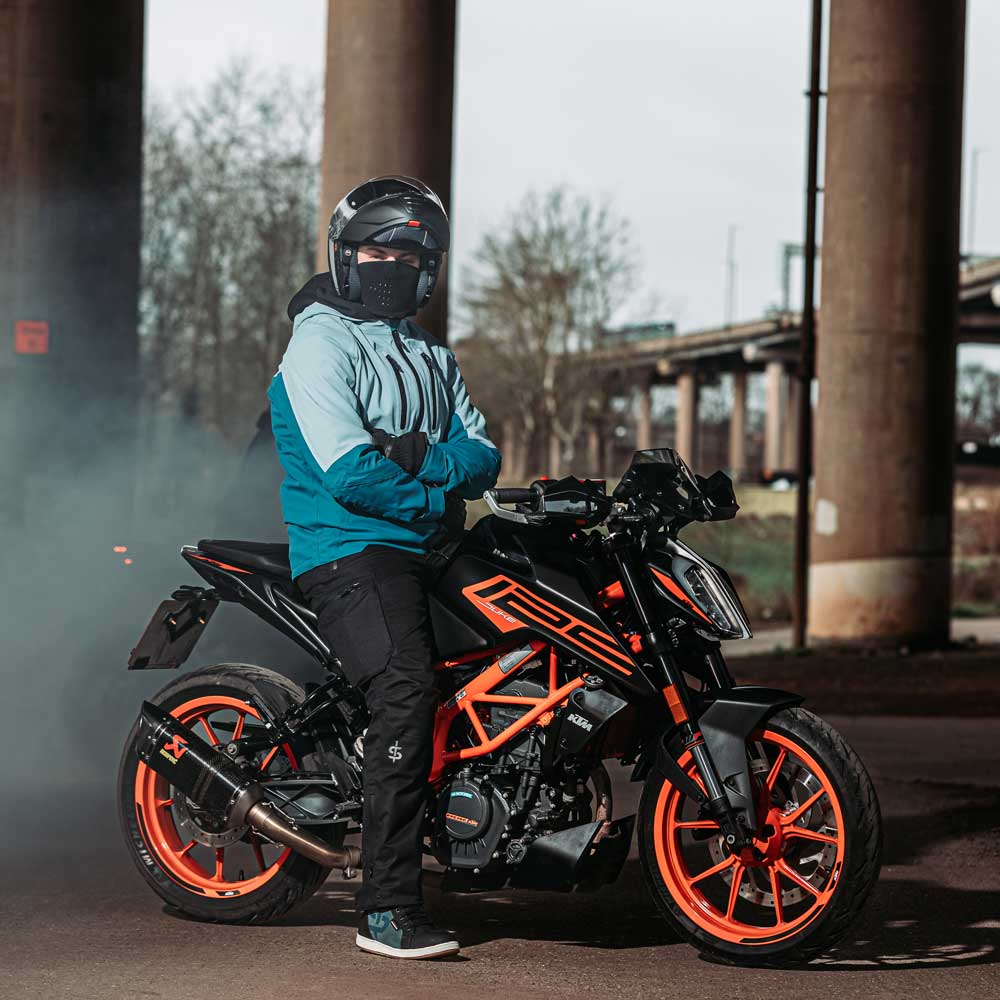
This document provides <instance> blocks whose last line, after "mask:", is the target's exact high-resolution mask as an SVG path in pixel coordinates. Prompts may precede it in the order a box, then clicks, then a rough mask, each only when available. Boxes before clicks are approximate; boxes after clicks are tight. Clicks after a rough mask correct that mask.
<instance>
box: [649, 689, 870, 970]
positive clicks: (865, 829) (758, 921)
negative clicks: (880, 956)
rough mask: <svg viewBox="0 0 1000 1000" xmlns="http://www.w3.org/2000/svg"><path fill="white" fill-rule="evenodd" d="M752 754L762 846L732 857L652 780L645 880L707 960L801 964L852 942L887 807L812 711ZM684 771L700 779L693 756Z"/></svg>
mask: <svg viewBox="0 0 1000 1000" xmlns="http://www.w3.org/2000/svg"><path fill="white" fill-rule="evenodd" d="M748 751H749V753H750V758H751V763H752V770H753V772H754V774H755V775H756V777H757V782H758V785H759V788H760V796H761V798H760V806H759V807H758V813H759V814H760V815H761V817H762V818H761V828H760V829H759V830H758V831H757V838H756V839H755V842H754V847H753V848H751V849H747V850H745V851H744V852H742V853H741V854H740V855H731V854H730V853H729V852H728V850H726V849H725V847H724V845H723V842H722V837H721V834H719V830H718V826H717V824H716V823H715V822H714V821H712V820H710V819H706V818H705V817H703V816H700V815H698V810H697V806H696V804H695V803H693V802H692V801H691V800H689V799H687V798H686V797H684V796H682V795H681V793H680V792H679V791H678V790H677V789H676V788H674V787H673V786H672V785H671V784H669V783H668V782H666V781H665V780H664V779H663V777H662V776H661V775H659V774H658V773H656V772H651V773H650V775H649V777H648V778H647V779H646V783H645V786H644V787H643V794H642V800H641V802H640V806H639V855H640V861H641V864H642V870H643V874H644V877H645V881H646V884H647V885H648V886H649V888H650V890H651V892H652V894H653V897H654V899H655V900H656V903H657V906H658V908H659V909H660V912H661V913H662V914H663V916H664V917H665V918H666V920H667V922H668V923H670V924H671V926H672V927H673V928H674V929H675V930H676V931H677V933H678V934H679V935H680V936H681V937H682V938H684V939H686V940H687V941H689V942H690V943H691V944H692V945H694V946H695V947H696V948H698V949H699V950H700V951H701V952H703V953H705V954H706V955H709V956H711V957H713V958H715V959H716V960H718V961H722V962H726V963H730V964H739V965H792V964H800V963H803V962H807V961H809V960H810V959H811V958H813V957H815V956H816V955H818V954H819V953H821V952H822V951H824V950H826V949H828V948H829V947H831V946H832V945H833V944H834V943H836V942H837V941H838V940H839V939H840V938H841V937H842V936H843V935H844V934H845V933H846V932H847V931H848V929H849V928H850V927H851V926H852V924H853V923H854V922H855V920H856V919H857V917H858V914H859V912H860V910H861V908H862V906H863V905H864V903H865V901H866V900H867V898H868V896H869V894H870V893H871V890H872V888H873V886H874V885H875V882H876V880H877V879H878V873H879V866H880V858H881V849H882V819H881V814H880V811H879V805H878V799H877V798H876V795H875V789H874V786H873V785H872V782H871V778H870V777H869V776H868V772H867V771H866V770H865V767H864V764H862V763H861V760H860V759H859V758H858V756H857V754H855V753H854V751H853V750H852V749H851V747H850V746H849V745H848V744H847V742H846V740H844V738H843V737H842V736H841V735H840V734H839V733H838V732H837V731H836V730H835V729H833V727H832V726H830V725H829V724H827V723H826V722H824V721H823V720H822V719H820V718H819V717H818V716H816V715H813V714H812V713H811V712H808V711H806V710H804V709H799V708H796V709H789V710H786V711H783V712H780V713H778V714H777V715H775V716H774V717H773V718H771V719H770V720H769V721H768V722H767V723H766V724H765V725H764V727H763V728H762V729H761V730H759V731H757V732H755V733H753V734H752V735H751V738H750V740H749V741H748ZM680 764H681V766H682V767H683V768H684V769H685V771H686V772H687V773H688V774H689V775H691V776H692V777H695V767H694V763H693V761H692V760H691V759H690V754H685V755H684V756H683V757H681V759H680ZM696 780H700V779H696Z"/></svg>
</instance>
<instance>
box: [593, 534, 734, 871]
mask: <svg viewBox="0 0 1000 1000" xmlns="http://www.w3.org/2000/svg"><path fill="white" fill-rule="evenodd" d="M607 545H608V548H609V549H610V550H611V554H612V556H613V557H614V560H615V562H616V564H617V566H618V572H619V579H620V580H621V584H622V588H623V590H624V591H625V596H626V597H627V598H628V599H629V600H630V601H631V603H632V606H633V607H634V608H635V610H636V613H637V614H638V616H639V624H640V629H641V635H642V648H643V652H644V653H647V654H648V655H649V657H650V658H651V659H652V660H653V661H654V662H655V663H656V664H657V666H659V668H660V670H661V675H662V676H663V678H664V679H665V680H666V682H667V683H666V686H665V687H664V688H663V696H664V698H665V699H666V701H667V707H668V708H669V710H670V715H671V717H672V718H673V720H674V723H675V724H676V726H677V729H678V731H679V733H680V737H681V742H682V744H683V746H684V749H685V750H688V751H690V753H691V757H692V759H693V760H694V763H695V767H696V768H697V772H698V776H699V777H700V778H701V781H702V785H703V786H704V791H705V794H704V801H705V806H706V807H707V809H708V811H709V813H710V814H711V816H712V818H713V819H714V820H715V821H716V822H717V823H718V824H719V829H720V831H721V832H722V836H723V838H724V839H725V841H726V844H727V846H728V847H729V849H730V850H731V851H733V852H737V851H740V850H741V849H743V848H744V847H749V846H750V845H751V843H752V841H753V835H754V831H753V830H747V829H746V828H745V825H744V824H743V823H741V822H740V819H739V813H738V811H737V810H736V809H734V808H733V806H732V804H731V803H730V801H729V796H728V795H727V794H726V791H725V789H724V788H723V786H722V781H721V780H720V778H719V773H718V770H717V769H716V767H715V764H714V762H713V761H712V757H711V755H710V754H709V752H708V747H707V746H706V745H705V739H704V737H703V736H702V733H701V731H700V729H699V728H698V724H697V722H696V721H695V722H692V706H691V697H690V693H689V691H688V687H687V684H685V682H684V677H683V675H682V672H681V669H680V667H679V666H678V664H677V661H676V660H675V659H674V656H673V654H672V650H673V643H672V642H671V640H670V637H669V633H668V631H667V630H666V629H665V628H664V626H663V624H662V622H661V621H660V619H659V615H658V612H657V605H656V602H655V600H654V598H653V595H652V594H651V592H650V587H649V580H648V576H647V574H645V573H644V572H643V569H642V567H641V566H639V565H638V562H637V560H636V558H635V543H634V542H633V541H632V539H631V538H628V537H627V536H625V537H622V536H615V535H611V536H609V537H608V539H607ZM709 666H710V668H711V669H712V671H713V675H715V676H716V677H717V679H718V680H724V681H727V682H729V683H731V681H729V678H728V673H727V675H726V676H725V677H722V676H719V671H720V670H721V669H722V668H721V666H720V664H718V663H712V664H710V665H709ZM665 749H666V748H664V750H665ZM675 766H676V765H675ZM677 772H679V773H680V775H681V776H683V772H682V771H681V770H680V768H679V766H678V767H677ZM677 772H675V775H676V774H677ZM695 790H697V791H698V792H699V793H700V791H701V790H700V789H695Z"/></svg>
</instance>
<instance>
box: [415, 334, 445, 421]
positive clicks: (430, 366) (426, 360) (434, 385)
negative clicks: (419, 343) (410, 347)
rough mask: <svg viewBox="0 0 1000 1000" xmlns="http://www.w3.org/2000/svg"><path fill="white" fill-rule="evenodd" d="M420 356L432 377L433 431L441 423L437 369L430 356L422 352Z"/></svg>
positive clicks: (430, 392) (430, 393)
mask: <svg viewBox="0 0 1000 1000" xmlns="http://www.w3.org/2000/svg"><path fill="white" fill-rule="evenodd" d="M420 356H421V357H422V358H423V359H424V363H425V364H426V365H427V371H428V373H429V375H430V377H431V386H430V391H429V395H430V399H431V402H430V406H431V414H432V416H431V418H430V423H431V430H435V429H436V428H437V426H438V422H439V421H440V416H439V414H438V405H437V397H438V377H437V369H436V368H435V367H434V362H433V361H431V359H430V356H429V355H427V354H424V353H423V352H422V351H421V353H420ZM442 402H443V401H442Z"/></svg>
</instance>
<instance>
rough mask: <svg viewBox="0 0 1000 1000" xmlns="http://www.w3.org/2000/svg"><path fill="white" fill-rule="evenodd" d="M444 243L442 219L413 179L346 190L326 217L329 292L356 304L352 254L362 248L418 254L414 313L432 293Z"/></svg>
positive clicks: (446, 232) (380, 180) (382, 180)
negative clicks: (372, 245)
mask: <svg viewBox="0 0 1000 1000" xmlns="http://www.w3.org/2000/svg"><path fill="white" fill-rule="evenodd" d="M450 242H451V227H450V226H449V225H448V214H447V212H445V210H444V206H443V205H442V204H441V199H440V198H439V197H438V196H437V195H436V194H435V193H434V192H433V191H432V190H431V189H430V188H429V187H428V186H427V185H426V184H423V183H422V182H421V181H418V180H416V179H414V178H413V177H397V176H387V177H372V178H371V179H370V180H367V181H365V182H364V184H359V185H358V186H357V187H356V188H354V189H353V190H352V191H349V192H348V193H347V194H346V195H345V196H344V197H343V198H342V199H341V200H340V204H338V205H337V207H336V208H335V209H334V210H333V215H332V216H331V217H330V228H329V230H328V231H327V254H328V257H329V261H330V276H331V277H332V278H333V285H334V288H336V290H337V294H338V295H340V296H342V297H343V298H345V299H347V300H349V301H351V302H360V301H361V281H360V279H359V277H358V268H357V250H358V246H360V245H361V244H362V243H379V244H383V245H385V246H391V247H399V248H400V249H404V250H419V251H420V280H419V282H418V283H417V292H416V302H415V303H414V311H416V310H417V309H419V308H420V307H421V306H424V305H426V304H427V302H428V300H429V299H430V297H431V293H432V292H433V291H434V285H435V283H436V282H437V277H438V274H439V273H440V272H441V258H442V257H443V255H444V254H445V252H446V251H447V250H448V246H449V243H450Z"/></svg>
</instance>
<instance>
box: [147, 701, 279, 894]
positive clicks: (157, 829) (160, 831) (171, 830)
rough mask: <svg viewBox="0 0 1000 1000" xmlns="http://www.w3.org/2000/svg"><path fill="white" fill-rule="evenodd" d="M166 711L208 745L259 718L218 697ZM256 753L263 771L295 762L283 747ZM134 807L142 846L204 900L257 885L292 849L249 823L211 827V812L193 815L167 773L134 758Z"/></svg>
mask: <svg viewBox="0 0 1000 1000" xmlns="http://www.w3.org/2000/svg"><path fill="white" fill-rule="evenodd" d="M171 715H173V716H174V717H175V718H177V719H179V720H180V721H181V722H183V723H184V724H185V725H186V726H190V727H191V728H193V729H194V730H195V731H197V732H198V733H199V735H201V736H202V738H203V739H206V740H207V741H208V742H209V743H211V744H212V745H213V746H220V745H223V744H224V743H226V742H228V741H230V740H239V739H240V738H241V737H242V736H243V735H244V734H245V733H246V732H247V723H248V720H252V721H251V722H250V725H251V726H252V725H253V723H254V722H257V721H260V715H259V713H258V712H257V710H256V709H255V708H254V707H253V706H252V705H249V704H247V702H246V701H242V700H240V699H239V698H233V697H228V696H226V695H221V694H219V695H209V696H206V697H199V698H192V699H190V700H189V701H185V702H182V703H181V704H180V705H177V706H176V707H175V708H173V709H171ZM260 756H261V759H260V760H259V761H258V762H257V763H258V768H259V770H260V771H261V774H262V775H266V774H267V773H268V771H269V770H270V769H273V768H275V767H276V766H277V764H278V760H279V758H280V757H283V758H284V759H285V761H286V762H287V764H288V765H290V766H292V767H295V758H294V756H293V755H292V750H291V748H290V747H288V746H287V745H285V746H282V747H275V748H272V749H271V750H270V751H268V752H266V753H265V754H262V755H260ZM135 807H136V815H137V819H138V821H139V829H140V831H141V832H142V836H143V839H144V840H145V842H146V846H147V847H148V848H149V850H150V851H151V852H152V853H153V854H154V855H155V856H156V859H157V860H158V861H159V863H160V867H161V868H162V869H163V871H164V872H165V873H166V874H167V875H168V876H169V877H170V878H172V879H173V880H174V881H175V882H176V883H177V884H178V885H180V886H181V887H182V888H185V889H188V890H191V891H196V892H199V893H202V894H205V895H207V896H209V897H211V896H216V897H220V896H221V897H225V898H230V897H233V896H239V895H242V894H243V893H247V892H252V891H253V890H255V889H259V888H260V887H261V886H263V885H264V884H265V883H267V882H269V881H270V880H271V879H273V878H274V876H275V875H276V874H277V873H278V871H279V870H280V869H281V866H282V865H283V864H285V862H286V861H287V860H288V857H289V855H290V854H291V851H290V850H289V849H288V848H286V847H281V846H279V845H275V844H271V843H269V842H267V841H265V840H262V839H261V838H260V837H258V836H257V834H255V833H254V831H253V830H251V829H249V828H246V827H243V828H240V829H235V830H222V829H217V828H215V827H214V826H213V824H212V820H211V817H206V816H204V815H202V814H200V813H199V811H198V810H197V808H196V807H195V806H194V805H193V804H192V803H190V802H189V801H187V799H186V798H185V797H184V796H182V795H180V794H179V793H177V792H176V791H175V790H174V789H173V788H172V787H171V786H170V784H169V782H168V781H167V779H166V778H164V777H163V776H162V775H158V774H156V772H155V771H151V770H150V769H149V768H148V767H146V765H145V764H143V763H141V762H140V763H139V764H138V766H137V767H136V773H135Z"/></svg>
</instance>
